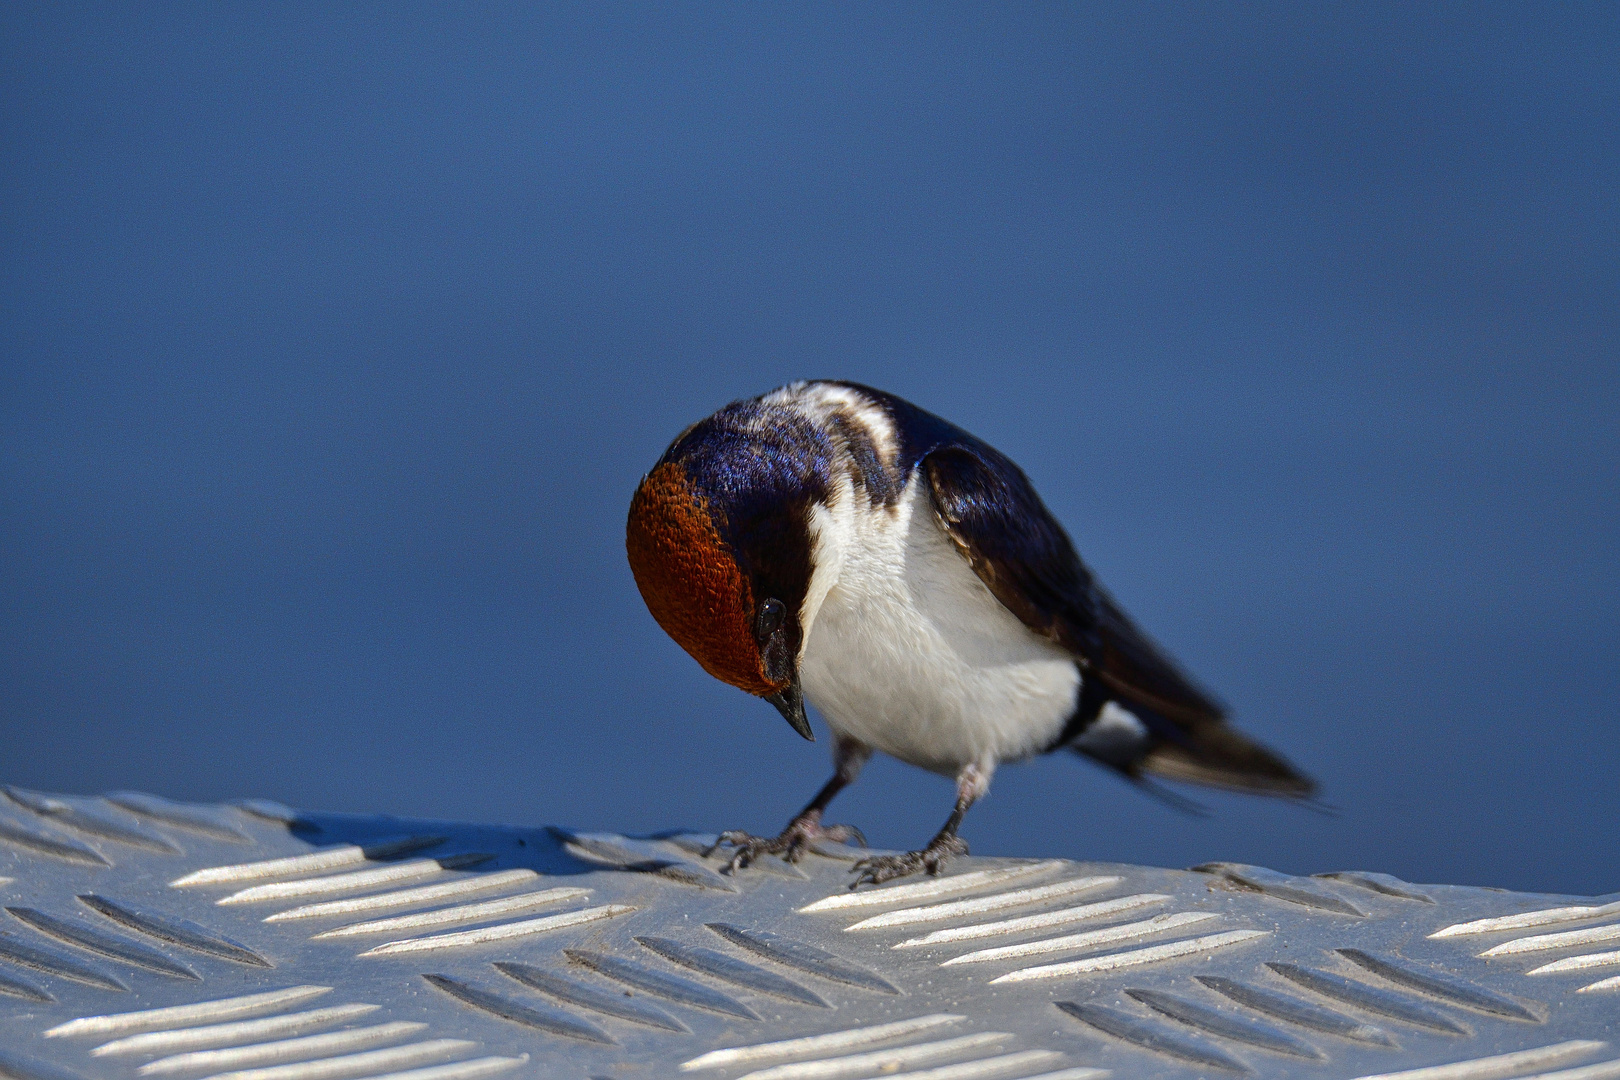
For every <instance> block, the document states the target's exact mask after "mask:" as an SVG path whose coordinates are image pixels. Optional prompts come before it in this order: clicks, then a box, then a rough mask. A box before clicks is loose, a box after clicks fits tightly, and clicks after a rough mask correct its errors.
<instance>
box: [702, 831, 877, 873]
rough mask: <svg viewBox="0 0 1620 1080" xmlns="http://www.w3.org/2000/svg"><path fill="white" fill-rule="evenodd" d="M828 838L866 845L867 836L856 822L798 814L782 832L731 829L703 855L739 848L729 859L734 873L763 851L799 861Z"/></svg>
mask: <svg viewBox="0 0 1620 1080" xmlns="http://www.w3.org/2000/svg"><path fill="white" fill-rule="evenodd" d="M821 840H827V841H831V842H833V843H838V844H847V843H849V842H850V841H851V840H853V841H855V842H856V843H858V844H860V845H861V847H865V846H866V837H865V836H864V835H863V834H862V833H861V830H859V829H857V828H856V827H855V826H853V825H823V824H821V822H820V821H818V820H815V819H813V818H795V819H794V820H793V821H792V822H790V823H789V824H788V827H787V828H785V829H783V830H782V832H781V835H779V836H755V835H754V834H752V833H749V832H744V831H743V830H741V829H731V830H728V831H726V832H723V833H721V834H720V835H719V836H718V837H716V838H715V841H714V843H713V844H711V845H709V848H708V850H707V851H705V852H704V853H703V855H704V858H707V857H709V856H710V855H713V854H714V853H715V852H716V851H718V850H719V849H720V848H722V847H732V848H736V851H734V852H733V853H732V856H731V859H730V860H729V861H728V862H727V863H726V866H725V871H724V872H725V873H728V874H734V873H736V872H737V871H738V870H741V869H743V868H744V867H746V866H748V865H749V864H750V863H752V862H754V861H756V860H757V859H759V858H760V857H761V856H764V855H780V856H781V857H782V861H783V862H787V863H796V862H798V861H799V860H800V859H802V858H804V853H805V852H806V851H807V850H809V849H810V846H811V845H812V844H814V843H816V842H817V841H821Z"/></svg>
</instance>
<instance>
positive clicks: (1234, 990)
mask: <svg viewBox="0 0 1620 1080" xmlns="http://www.w3.org/2000/svg"><path fill="white" fill-rule="evenodd" d="M710 839H712V838H710V837H705V836H700V835H689V834H672V835H667V836H661V837H651V838H629V837H623V836H617V835H611V834H601V833H588V832H576V831H569V830H563V829H528V828H517V827H495V826H480V825H461V824H452V823H445V822H423V821H406V820H400V819H394V818H382V817H359V816H346V815H330V814H314V813H310V814H304V813H298V812H294V811H292V810H290V809H287V808H285V807H282V806H279V805H276V804H271V803H264V802H254V801H247V802H243V803H240V804H234V805H221V806H199V805H190V804H177V803H172V802H168V801H165V800H162V799H158V798H156V797H153V796H149V795H142V794H139V793H132V792H121V793H115V794H113V795H109V796H106V797H103V798H85V797H75V796H54V795H47V794H43V793H39V792H32V791H24V790H19V789H16V788H7V789H5V794H4V796H3V797H0V907H3V909H4V910H3V911H0V1077H18V1078H24V1080H66V1078H71V1077H80V1078H92V1077H104V1078H108V1080H112V1078H133V1077H171V1076H172V1077H176V1078H179V1080H201V1078H203V1077H230V1078H231V1080H342V1078H349V1077H354V1078H360V1077H390V1078H409V1080H472V1078H476V1077H482V1076H509V1077H513V1078H523V1077H577V1078H581V1080H585V1078H590V1077H613V1078H623V1080H633V1078H638V1077H648V1078H652V1077H687V1076H690V1077H697V1078H702V1077H716V1078H725V1080H736V1078H739V1077H750V1078H752V1080H795V1078H797V1080H832V1078H840V1077H850V1078H859V1077H876V1076H884V1077H891V1078H892V1077H901V1078H906V1077H912V1078H916V1080H924V1078H926V1080H993V1078H1006V1080H1032V1078H1037V1077H1039V1078H1047V1080H1081V1078H1088V1077H1100V1076H1103V1075H1112V1076H1114V1077H1121V1078H1124V1077H1138V1076H1154V1077H1159V1076H1168V1077H1177V1076H1225V1077H1237V1076H1256V1077H1263V1076H1289V1077H1294V1076H1298V1077H1324V1078H1327V1077H1332V1078H1348V1077H1367V1076H1387V1075H1391V1074H1410V1076H1411V1077H1412V1080H1483V1078H1487V1077H1501V1078H1517V1077H1531V1076H1547V1077H1554V1076H1556V1077H1558V1078H1559V1080H1599V1078H1602V1077H1615V1078H1620V1031H1617V1020H1620V896H1616V895H1611V896H1608V897H1595V898H1576V897H1566V896H1547V895H1533V894H1524V893H1511V892H1503V891H1498V890H1491V889H1479V888H1467V887H1460V886H1447V885H1411V884H1408V883H1406V882H1403V881H1398V880H1396V879H1394V878H1391V877H1389V876H1387V875H1382V874H1377V873H1370V872H1343V873H1334V874H1324V875H1319V876H1314V877H1289V876H1286V875H1282V874H1279V873H1276V872H1274V871H1269V870H1265V869H1262V868H1260V867H1253V866H1243V865H1235V864H1227V863H1212V864H1208V865H1206V866H1202V867H1197V868H1194V869H1192V870H1161V869H1152V868H1145V867H1138V866H1123V865H1116V864H1104V863H1086V862H1071V861H1067V860H1028V859H994V858H970V859H962V860H959V861H957V862H954V863H952V864H951V866H950V869H949V873H948V874H946V875H944V876H942V877H939V878H932V879H922V880H907V881H903V882H899V883H894V884H891V885H887V886H884V887H881V888H877V889H864V890H862V891H859V892H853V893H852V892H850V891H849V890H848V889H847V887H846V883H847V881H848V879H849V874H848V862H849V860H850V859H852V858H855V857H858V853H857V852H855V851H853V850H850V849H846V848H842V847H828V848H824V849H821V850H820V851H819V852H818V853H817V854H815V855H812V856H810V857H807V858H806V859H805V861H804V862H803V863H802V864H800V865H799V866H797V867H794V866H788V865H786V864H784V863H782V862H780V861H779V860H767V861H766V864H765V865H762V866H759V867H757V868H753V869H750V870H748V871H746V872H744V873H742V874H739V875H736V876H731V875H727V874H724V873H723V872H722V868H723V866H724V864H723V862H722V861H721V860H720V859H719V858H706V857H705V856H704V855H703V851H704V848H705V845H706V844H707V843H708V842H709V840H710Z"/></svg>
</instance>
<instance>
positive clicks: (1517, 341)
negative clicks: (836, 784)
mask: <svg viewBox="0 0 1620 1080" xmlns="http://www.w3.org/2000/svg"><path fill="white" fill-rule="evenodd" d="M1616 55H1620V8H1617V7H1616V6H1614V5H1610V4H1592V5H1584V6H1583V5H1549V6H1536V5H1511V6H1503V7H1495V8H1493V7H1491V6H1489V5H1447V6H1430V5H1412V4H1389V5H1371V4H1355V5H1349V4H1347V5H1327V4H1312V5H1299V4H1276V5H1246V6H1238V5H1128V6H1122V8H1121V10H1108V9H1105V8H1104V7H1103V6H1102V5H1087V6H1079V5H1050V6H1045V5H1043V6H1008V5H984V6H976V7H969V6H949V5H942V4H915V5H839V6H830V5H749V4H736V5H708V4H692V5H664V4H658V5H649V6H609V5H582V6H574V7H570V6H563V5H498V4H464V5H420V6H414V7H413V6H409V5H404V4H376V5H364V6H362V5H331V4H310V5H295V4H275V5H198V6H193V7H187V6H183V5H162V6H157V5H89V4H86V5H31V4H25V3H10V4H6V5H4V7H3V8H0V123H3V162H0V185H3V188H0V191H3V194H0V243H3V245H4V259H3V261H0V275H3V279H4V285H3V290H0V357H3V359H0V747H3V749H0V779H4V780H6V781H9V782H12V783H17V784H22V785H25V786H30V787H39V788H46V789H55V790H65V791H97V790H108V789H114V788H126V787H135V788H143V789H147V790H151V791H155V792H158V793H161V794H164V795H168V796H171V797H175V798H181V799H207V800H211V799H222V798H228V797H235V796H243V795H260V796H269V797H274V798H278V799H281V800H284V801H286V802H289V803H294V804H297V805H302V806H306V807H309V808H317V809H326V810H356V811H367V810H370V811H389V812H395V813H400V814H411V815H423V816H437V817H454V818H466V819H475V820H481V821H507V822H531V823H559V824H569V825H577V826H587V827H591V828H600V829H618V830H625V831H636V830H654V829H659V828H665V827H671V826H676V825H683V826H691V827H698V828H710V829H713V828H723V827H747V828H751V829H754V830H756V831H766V830H774V829H775V828H777V827H779V826H780V825H781V824H782V823H783V822H784V821H785V820H786V819H787V817H788V816H789V815H790V814H791V813H792V812H793V811H794V810H796V809H797V808H798V807H799V805H800V804H801V803H802V802H803V801H804V800H805V799H806V798H808V797H809V795H810V794H811V793H812V792H813V791H814V789H815V788H816V787H817V785H819V784H820V782H821V781H822V779H823V778H824V776H825V774H826V771H827V760H826V756H825V754H826V744H825V740H823V742H822V744H821V745H818V746H815V747H812V746H809V745H807V744H805V743H803V742H802V741H801V740H799V739H798V738H797V737H796V736H794V735H793V734H792V732H790V731H789V730H788V729H787V727H786V725H784V724H783V723H782V721H781V719H780V717H778V716H777V715H776V713H775V711H774V710H773V709H772V708H771V707H770V706H769V705H766V704H764V703H762V702H759V701H756V700H753V699H750V698H748V697H746V696H745V695H743V694H742V693H740V692H738V691H735V690H732V689H730V688H728V687H725V686H722V685H720V684H718V683H716V682H714V681H712V680H710V679H709V678H708V677H707V676H706V675H704V674H703V672H702V671H701V670H700V669H699V668H698V667H697V665H696V664H695V663H693V662H692V661H691V660H689V659H688V658H687V657H686V656H685V655H684V654H683V653H681V652H680V651H679V650H678V649H677V648H676V647H675V646H674V645H673V644H672V643H671V642H670V641H668V640H667V639H666V638H665V637H664V636H663V634H662V633H661V632H660V631H659V630H658V628H657V627H656V625H655V624H654V623H653V622H652V620H651V618H650V617H649V616H648V615H647V614H646V611H645V609H644V608H643V606H642V604H641V602H640V599H639V597H638V596H637V594H636V591H635V586H634V584H633V582H632V580H631V577H630V574H629V572H628V569H627V567H626V565H625V561H624V555H623V518H624V513H625V509H626V507H627V505H628V501H629V497H630V493H631V491H632V489H633V488H634V485H635V483H636V481H637V480H638V478H639V477H640V475H641V474H642V472H643V471H645V470H646V469H647V468H648V467H649V466H650V465H651V463H652V462H653V461H654V460H655V459H656V458H657V456H658V454H659V453H660V452H661V451H662V449H663V448H664V446H665V444H666V443H667V442H668V441H669V439H670V438H671V437H672V436H673V435H674V434H675V433H676V432H678V431H679V430H680V429H681V428H682V427H683V426H685V425H686V424H687V423H690V422H691V421H693V420H695V419H697V418H699V417H701V416H703V415H706V414H707V413H709V412H710V411H712V410H713V409H715V408H717V407H718V406H720V405H722V404H724V403H725V402H726V401H728V400H730V399H732V398H736V397H743V396H750V395H753V394H756V393H760V392H762V391H764V390H767V389H769V388H771V387H772V386H774V385H776V384H778V383H781V382H784V381H786V380H788V379H791V378H798V377H842V378H851V379H857V380H861V381H865V382H870V383H873V384H875V385H878V386H881V387H884V388H886V389H889V390H891V391H894V392H896V393H899V394H901V395H903V396H905V397H908V398H910V399H912V400H914V401H916V402H917V403H918V404H920V405H922V406H924V407H926V408H929V409H932V410H934V411H936V412H939V413H941V414H943V415H944V416H946V417H949V418H950V419H952V420H954V421H956V422H958V423H960V424H962V425H963V426H965V427H967V428H968V429H969V430H971V431H974V432H975V433H976V434H978V435H980V436H981V437H983V438H985V439H987V440H989V441H990V442H992V443H993V444H995V445H997V446H999V447H1000V448H1001V449H1003V450H1004V451H1006V452H1007V453H1009V454H1010V455H1012V456H1013V457H1014V458H1015V459H1016V460H1018V461H1019V462H1021V463H1022V464H1023V465H1024V466H1025V468H1026V470H1027V471H1028V472H1029V473H1030V475H1031V476H1032V477H1033V479H1034V480H1035V482H1036V484H1037V485H1038V487H1039V488H1040V490H1041V491H1042V493H1043V494H1044V496H1045V498H1046V500H1047V502H1048V503H1049V504H1050V505H1051V507H1052V508H1053V510H1054V511H1055V512H1056V513H1057V514H1058V516H1059V517H1060V518H1061V519H1062V520H1063V521H1064V522H1065V523H1066V524H1067V526H1068V528H1069V530H1070V532H1071V533H1072V535H1073V536H1074V538H1075V541H1076V543H1077V544H1078V546H1079V548H1080V550H1081V553H1082V555H1083V556H1084V557H1085V558H1086V559H1087V561H1088V562H1089V563H1090V564H1091V565H1092V566H1093V567H1094V568H1095V569H1096V571H1097V572H1098V573H1099V575H1100V576H1101V577H1102V579H1103V581H1104V582H1105V583H1107V584H1108V585H1109V587H1110V588H1111V589H1112V590H1113V591H1114V592H1115V593H1116V594H1117V595H1118V596H1119V597H1120V599H1121V600H1122V601H1123V602H1124V604H1125V605H1126V607H1127V608H1128V609H1129V610H1131V611H1132V612H1133V613H1134V614H1135V615H1136V616H1137V617H1138V619H1139V620H1140V621H1141V622H1142V623H1143V624H1144V625H1145V626H1146V627H1148V628H1149V630H1150V631H1151V632H1152V633H1154V634H1155V635H1156V636H1157V637H1159V638H1160V639H1161V640H1162V641H1163V642H1164V643H1166V644H1167V645H1168V646H1169V647H1170V648H1171V649H1172V650H1173V651H1174V652H1175V653H1176V654H1177V655H1178V656H1179V657H1180V658H1181V659H1182V660H1183V662H1184V663H1185V664H1186V665H1187V666H1188V667H1189V668H1190V669H1192V670H1193V671H1194V672H1195V673H1197V675H1198V676H1199V677H1200V678H1201V679H1202V680H1203V681H1204V682H1205V683H1207V684H1208V685H1209V686H1211V687H1212V688H1214V689H1215V690H1216V691H1217V692H1218V693H1219V694H1220V695H1222V696H1223V697H1224V698H1225V699H1226V700H1227V701H1228V702H1230V704H1231V705H1232V707H1233V709H1234V712H1235V715H1236V717H1237V718H1238V720H1239V722H1240V723H1241V724H1242V725H1243V726H1244V727H1245V728H1246V729H1248V730H1250V731H1252V732H1254V733H1256V734H1258V735H1260V736H1262V737H1263V738H1265V739H1266V740H1268V741H1269V742H1271V743H1272V744H1273V745H1275V746H1277V747H1278V748H1280V749H1281V750H1283V751H1284V752H1285V753H1286V754H1288V755H1289V756H1290V757H1292V758H1293V759H1294V760H1295V761H1297V762H1298V763H1299V764H1300V765H1301V766H1303V767H1304V768H1306V769H1308V770H1309V771H1311V772H1312V773H1314V774H1315V775H1317V776H1318V777H1319V778H1320V779H1321V780H1322V782H1323V784H1324V787H1325V797H1326V798H1327V799H1328V800H1329V801H1330V802H1332V803H1333V804H1335V805H1336V806H1338V807H1339V808H1340V812H1339V814H1338V815H1337V816H1335V817H1324V816H1321V815H1317V814H1312V813H1309V812H1306V811H1302V810H1299V809H1296V808H1291V807H1288V806H1285V805H1279V804H1276V803H1271V802H1264V801H1250V800H1244V799H1240V798H1235V797H1227V796H1221V795H1215V796H1210V797H1207V798H1206V797H1205V796H1202V795H1199V796H1198V797H1200V798H1202V799H1204V801H1206V802H1207V803H1208V804H1209V805H1211V806H1212V807H1213V808H1214V809H1215V811H1216V813H1215V815H1214V816H1213V817H1210V818H1207V819H1197V818H1188V817H1185V816H1182V815H1180V814H1177V813H1175V812H1172V811H1170V810H1167V809H1165V808H1164V807H1163V806H1161V805H1160V804H1158V803H1156V802H1154V801H1152V800H1149V799H1146V798H1144V797H1142V796H1140V795H1138V794H1136V793H1134V792H1133V791H1131V790H1129V789H1128V788H1127V787H1126V786H1125V785H1123V784H1121V783H1119V782H1118V781H1116V780H1114V779H1112V778H1111V777H1109V776H1107V775H1104V774H1103V773H1101V772H1100V771H1099V770H1097V769H1095V768H1093V767H1090V766H1088V765H1087V764H1086V763H1084V762H1081V761H1079V760H1076V759H1072V758H1070V757H1068V756H1067V755H1065V756H1061V757H1053V758H1047V759H1042V760H1039V761H1036V762H1034V763H1031V764H1026V765H1022V766H1010V767H1007V768H1005V769H1003V771H1002V772H1001V774H1000V775H999V776H998V778H997V784H996V788H995V791H994V793H993V794H992V796H991V798H990V799H989V800H988V801H987V802H985V803H984V804H982V805H981V806H980V807H979V808H977V809H975V810H974V812H973V814H972V815H971V816H970V818H969V820H968V823H967V826H966V828H965V830H964V831H965V835H966V836H967V838H968V839H969V840H970V841H971V842H972V843H973V844H974V846H975V848H976V849H977V850H978V851H980V852H981V853H996V854H1024V855H1035V854H1047V853H1052V854H1062V855H1069V856H1078V857H1089V858H1107V859H1122V860H1129V861H1138V862H1148V863H1157V864H1165V865H1187V864H1191V863H1196V862H1202V861H1206V860H1211V859H1231V860H1238V861H1246V862H1256V863H1263V864H1266V865H1270V866H1274V867H1277V868H1280V869H1283V870H1289V871H1296V872H1312V871H1322V870H1333V869H1345V868H1368V869H1376V870H1384V871H1388V872H1392V873H1395V874H1399V875H1401V876H1403V877H1406V878H1409V879H1413V880H1418V881H1436V880H1442V881H1457V882H1466V883H1474V884H1484V885H1500V886H1510V887H1515V888H1523V889H1545V890H1552V891H1568V892H1581V893H1599V892H1607V891H1611V890H1615V889H1620V870H1617V868H1616V864H1615V861H1614V859H1613V855H1614V852H1615V837H1616V826H1615V822H1616V821H1620V716H1617V714H1620V499H1617V487H1620V349H1617V345H1620V333H1617V330H1620V254H1617V253H1620V184H1617V181H1620V138H1617V134H1616V133H1617V132H1620V64H1617V63H1616V62H1615V57H1616ZM1189 793H1192V794H1196V792H1191V791H1189ZM950 795H951V792H950V786H949V783H948V782H947V781H945V780H943V779H941V778H938V777H934V776H930V775H926V774H923V773H921V772H918V771H916V770H913V769H910V768H907V767H904V766H901V765H898V764H896V763H894V762H884V761H880V762H877V763H874V765H873V766H872V767H871V768H870V769H869V771H868V773H867V775H866V777H865V778H863V780H862V782H861V783H860V784H859V785H858V786H857V787H856V788H854V789H853V790H851V791H850V792H849V793H848V794H846V795H845V796H844V797H842V798H841V799H840V801H839V803H838V804H837V806H836V812H835V813H834V815H833V817H834V818H835V819H836V820H851V821H855V822H857V823H859V824H861V825H862V826H864V827H865V829H866V830H867V832H868V834H869V835H870V836H871V837H872V839H873V840H874V842H876V843H879V844H882V845H885V846H913V845H915V844H917V843H920V842H921V841H922V840H924V839H926V837H927V836H929V835H930V834H931V833H932V831H933V830H934V829H935V828H936V827H937V826H938V824H939V823H940V821H941V820H943V818H944V816H945V814H946V811H947V810H948V804H949V801H950Z"/></svg>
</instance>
